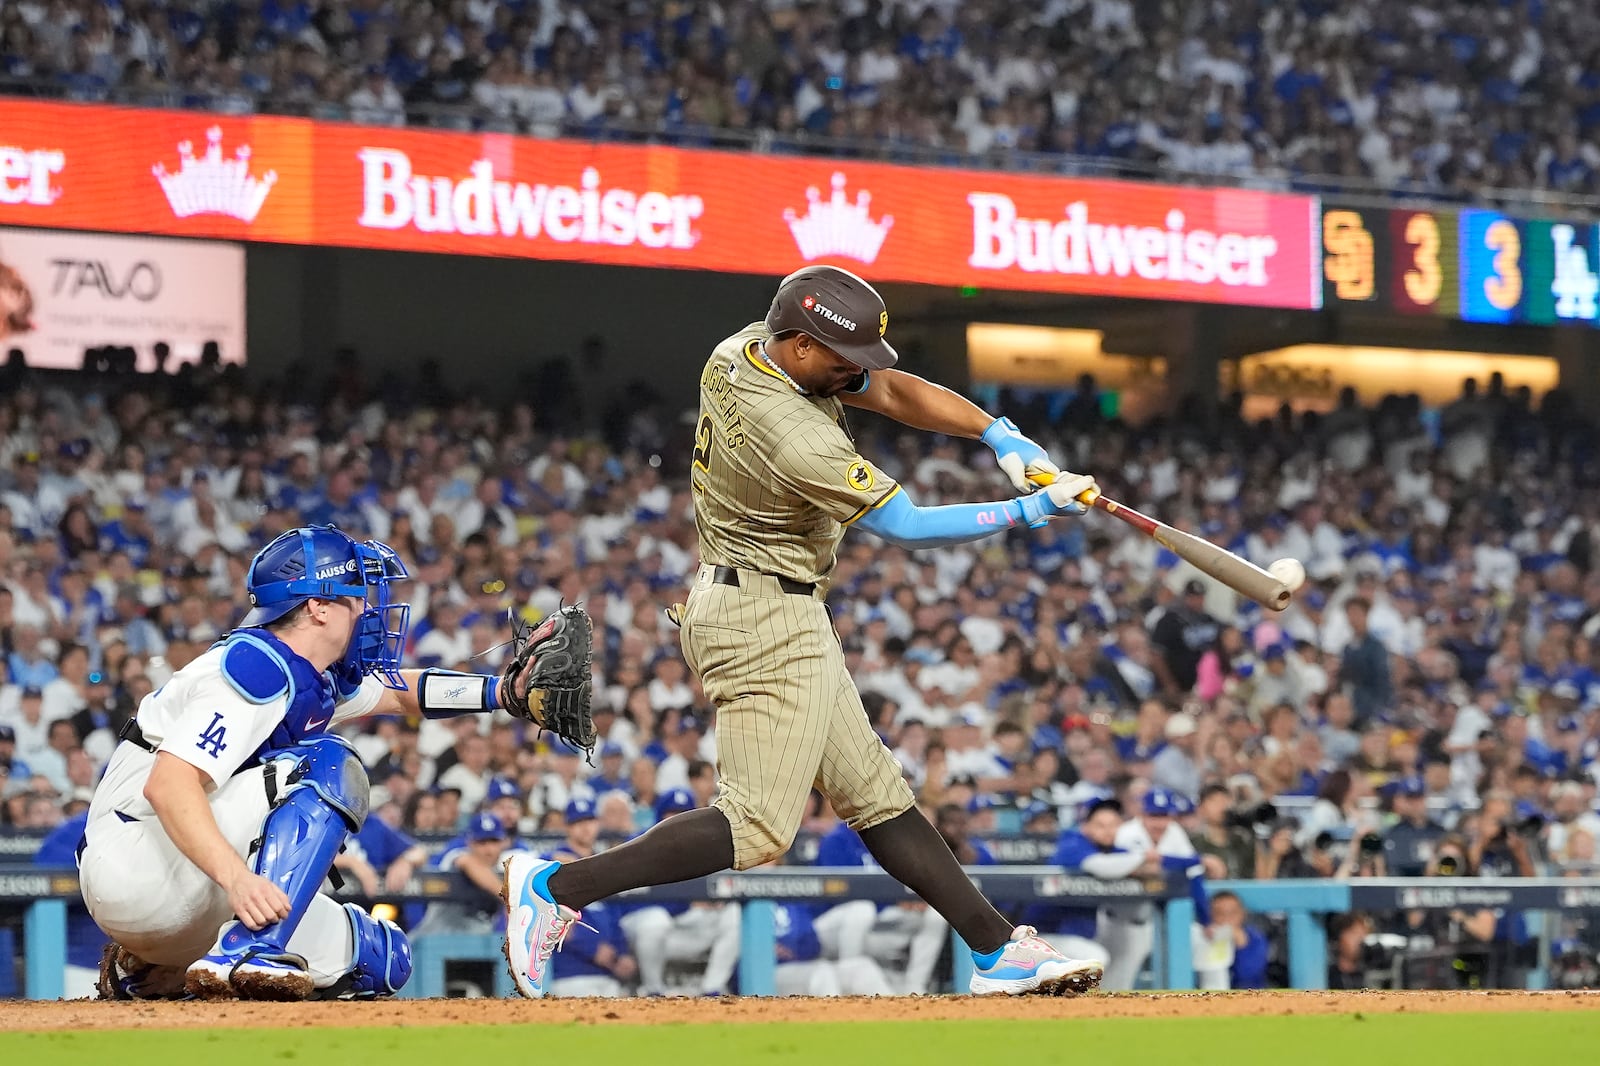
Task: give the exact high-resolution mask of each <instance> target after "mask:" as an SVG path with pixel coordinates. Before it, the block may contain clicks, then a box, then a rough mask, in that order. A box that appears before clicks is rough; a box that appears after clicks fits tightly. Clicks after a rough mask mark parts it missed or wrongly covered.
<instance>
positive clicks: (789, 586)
mask: <svg viewBox="0 0 1600 1066" xmlns="http://www.w3.org/2000/svg"><path fill="white" fill-rule="evenodd" d="M762 576H763V577H770V578H772V579H773V580H774V581H776V582H777V583H778V587H779V588H780V589H782V590H783V591H785V592H787V593H788V594H789V595H791V596H810V595H812V594H813V593H815V592H816V591H817V586H816V585H815V584H814V583H813V582H809V581H796V580H794V579H793V578H789V577H780V576H778V575H777V574H763V575H762ZM711 580H712V581H715V582H716V583H717V584H719V585H730V586H732V587H733V588H738V587H739V571H737V570H735V569H734V568H733V567H731V566H717V567H713V568H712V570H711Z"/></svg>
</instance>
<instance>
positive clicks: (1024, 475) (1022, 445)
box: [982, 418, 1061, 492]
mask: <svg viewBox="0 0 1600 1066" xmlns="http://www.w3.org/2000/svg"><path fill="white" fill-rule="evenodd" d="M982 439H983V443H985V444H987V445H988V446H989V447H990V449H991V450H992V451H993V452H994V457H995V461H996V462H998V463H999V464H1000V469H1001V470H1003V471H1005V475H1006V477H1008V478H1010V479H1011V485H1012V487H1013V488H1015V489H1016V490H1017V491H1018V492H1032V491H1033V489H1034V485H1032V484H1031V483H1030V482H1029V481H1028V478H1029V477H1030V476H1032V475H1038V474H1049V475H1051V476H1052V477H1054V476H1055V475H1057V474H1059V473H1061V468H1060V467H1058V466H1056V464H1055V463H1052V462H1051V461H1050V456H1048V455H1046V454H1045V450H1044V449H1043V448H1041V447H1039V446H1038V445H1037V444H1035V443H1034V442H1033V441H1031V440H1029V439H1028V438H1027V437H1025V436H1023V435H1022V431H1021V430H1019V429H1018V428H1017V424H1016V423H1015V422H1013V421H1011V419H1009V418H997V419H995V420H994V421H993V422H991V423H989V428H988V429H986V430H984V431H983V438H982Z"/></svg>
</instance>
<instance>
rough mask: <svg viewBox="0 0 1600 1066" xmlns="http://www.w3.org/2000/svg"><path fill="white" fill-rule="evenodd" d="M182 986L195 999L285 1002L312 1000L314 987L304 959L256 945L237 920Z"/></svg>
mask: <svg viewBox="0 0 1600 1066" xmlns="http://www.w3.org/2000/svg"><path fill="white" fill-rule="evenodd" d="M184 985H185V987H186V988H187V989H188V990H189V994H190V995H191V996H194V997H195V998H197V999H235V998H238V999H263V1000H277V1001H287V1002H296V1001H298V1000H302V999H309V998H311V992H312V987H313V985H312V980H311V975H310V974H309V973H307V972H306V962H305V960H304V959H302V958H301V957H300V956H298V955H293V954H289V953H287V952H278V951H275V950H273V949H272V948H270V947H267V946H265V945H262V944H260V943H257V942H256V941H254V940H252V939H250V931H249V930H248V929H246V928H245V926H244V924H243V923H242V922H237V921H236V922H233V923H232V924H231V925H230V926H228V927H227V928H226V929H225V930H224V931H223V934H222V936H221V937H220V938H219V939H218V941H217V944H216V946H215V947H213V948H212V949H211V950H210V951H209V952H208V953H207V954H206V955H205V957H203V958H202V959H200V960H199V961H198V962H196V963H193V964H192V965H190V967H189V972H188V974H187V975H186V977H185V980H184Z"/></svg>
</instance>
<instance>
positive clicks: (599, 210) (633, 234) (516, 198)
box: [360, 148, 705, 248]
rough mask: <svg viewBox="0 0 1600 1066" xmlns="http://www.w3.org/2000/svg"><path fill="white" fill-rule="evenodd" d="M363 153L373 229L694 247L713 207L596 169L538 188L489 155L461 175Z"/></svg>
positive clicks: (365, 204)
mask: <svg viewBox="0 0 1600 1066" xmlns="http://www.w3.org/2000/svg"><path fill="white" fill-rule="evenodd" d="M360 158H361V187H362V198H361V218H360V224H361V225H362V226H366V227H368V228H371V229H403V228H406V227H408V226H409V227H413V228H415V229H417V230H420V231H421V232H423V233H460V234H465V235H468V236H480V237H491V236H493V237H523V238H527V239H530V240H531V239H534V238H538V237H545V238H548V239H549V240H552V241H556V242H558V243H563V244H565V243H568V242H571V241H577V242H581V243H583V244H611V245H619V246H624V247H625V246H627V245H631V244H635V243H638V244H642V245H644V246H645V247H647V248H693V247H694V246H695V243H696V242H697V241H698V240H699V234H698V233H697V231H696V230H695V222H696V221H698V220H699V218H700V216H701V214H702V213H704V211H705V202H704V201H703V200H701V198H700V197H698V196H690V195H683V194H677V195H668V194H666V193H660V192H653V191H646V192H635V191H633V190H631V189H620V188H610V189H607V188H604V187H602V183H601V180H600V172H599V171H598V170H596V169H595V168H594V167H586V168H584V171H583V173H582V174H581V175H580V176H579V178H578V184H577V185H553V184H545V183H543V182H541V183H538V184H533V185H530V184H528V183H526V182H520V181H508V180H503V179H499V178H497V177H496V175H495V170H494V164H493V163H491V162H490V161H489V160H487V159H480V160H478V161H477V162H475V163H473V164H472V166H471V167H470V168H469V172H468V175H467V176H466V177H464V178H461V179H459V180H457V179H454V178H450V177H432V176H428V175H423V174H416V173H414V171H413V169H412V165H411V159H410V157H409V156H407V155H406V154H405V153H404V152H399V151H395V150H393V149H388V148H365V149H362V151H361V152H360Z"/></svg>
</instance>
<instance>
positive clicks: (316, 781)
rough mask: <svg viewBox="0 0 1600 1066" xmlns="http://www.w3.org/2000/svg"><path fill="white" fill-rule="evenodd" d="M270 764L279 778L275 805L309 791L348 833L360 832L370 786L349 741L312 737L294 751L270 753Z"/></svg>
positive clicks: (328, 735)
mask: <svg viewBox="0 0 1600 1066" xmlns="http://www.w3.org/2000/svg"><path fill="white" fill-rule="evenodd" d="M270 761H271V762H272V764H273V765H274V767H275V768H276V772H277V773H278V775H279V776H278V781H279V784H278V804H282V803H285V802H287V801H288V800H289V799H290V798H291V797H292V796H293V795H294V794H295V793H296V792H298V791H299V790H301V789H310V790H311V791H312V792H313V793H314V794H315V795H316V796H317V797H318V798H319V799H321V800H322V802H323V803H326V804H327V805H328V806H330V807H332V808H333V809H334V810H335V811H338V812H339V815H340V817H341V818H343V820H344V823H345V825H346V826H348V827H349V829H350V832H352V833H357V832H360V831H361V824H362V823H363V822H365V821H366V820H367V811H368V809H369V808H370V804H371V798H372V786H371V784H370V783H369V782H368V780H367V770H366V767H364V766H362V765H361V756H359V755H357V754H356V750H355V749H354V748H353V747H351V746H350V742H349V741H347V740H345V739H344V738H343V737H341V736H337V735H335V734H332V733H328V734H324V735H322V736H317V737H312V738H310V739H309V740H307V741H306V742H305V743H304V744H301V745H299V746H297V747H293V748H285V749H284V750H282V751H280V752H276V753H274V754H273V756H272V757H271V760H270ZM275 806H276V804H275Z"/></svg>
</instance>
